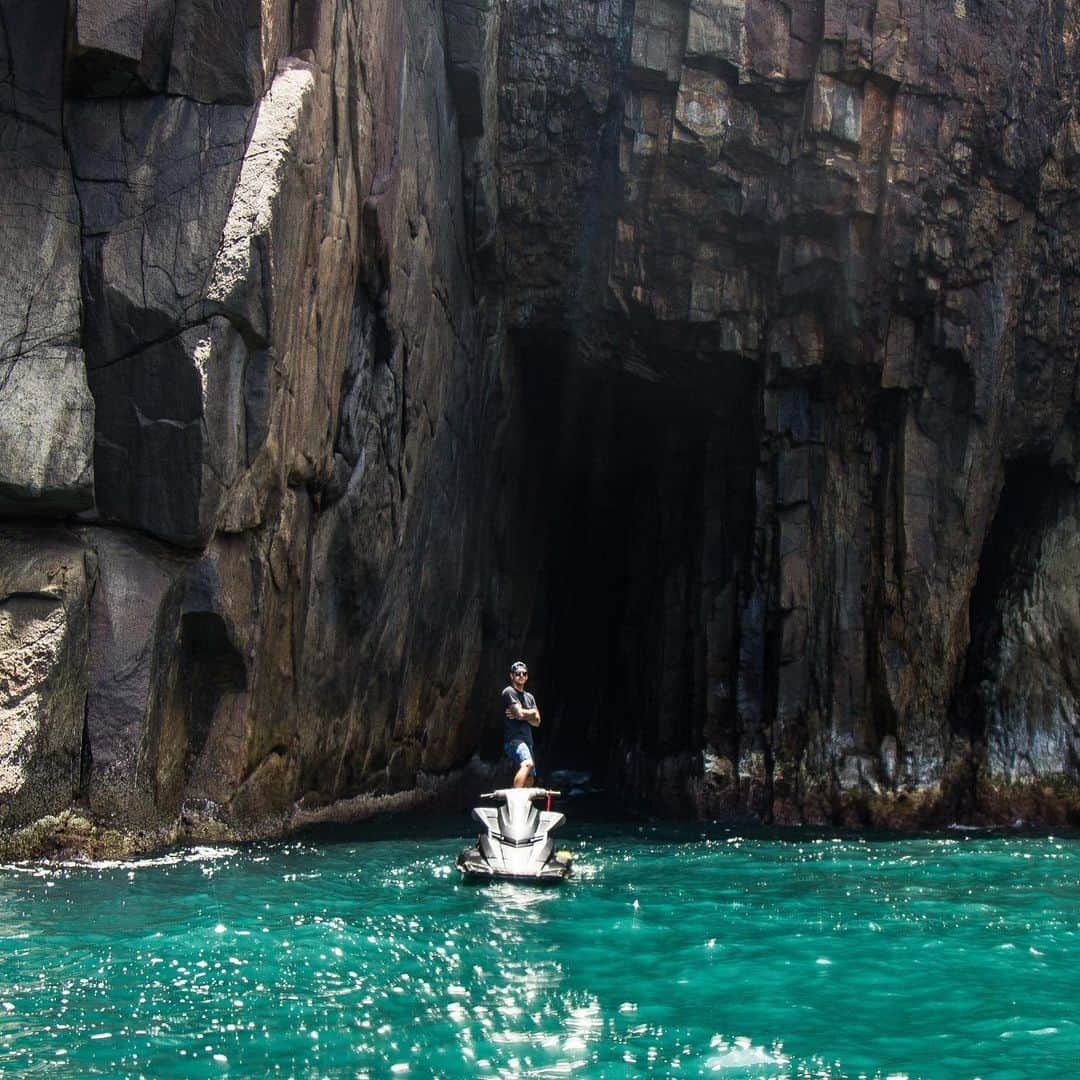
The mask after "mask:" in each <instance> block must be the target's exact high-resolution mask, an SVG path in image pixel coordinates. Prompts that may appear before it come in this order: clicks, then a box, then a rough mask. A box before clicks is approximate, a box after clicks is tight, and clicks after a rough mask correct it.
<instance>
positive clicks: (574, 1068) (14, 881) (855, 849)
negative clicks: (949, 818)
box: [0, 811, 1080, 1080]
mask: <svg viewBox="0 0 1080 1080" xmlns="http://www.w3.org/2000/svg"><path fill="white" fill-rule="evenodd" d="M571 812H572V811H571ZM469 831H470V830H469V826H468V824H467V823H465V821H464V819H463V818H455V819H454V820H453V821H452V822H450V823H448V824H447V823H444V824H443V825H442V826H437V825H435V826H433V825H427V826H423V827H417V826H415V825H409V824H407V823H402V824H398V825H395V824H393V823H391V824H389V825H386V824H384V825H380V826H376V827H374V828H370V827H369V828H368V829H367V830H359V831H354V832H352V833H350V834H347V835H346V834H340V833H339V834H336V835H335V834H322V835H319V836H317V837H316V836H311V837H307V838H305V839H303V840H293V841H291V842H285V843H276V844H265V845H254V846H250V847H243V848H199V849H192V850H187V851H179V852H176V853H173V854H170V855H168V856H166V857H163V858H157V859H147V860H143V861H139V862H136V863H133V864H123V865H115V864H109V865H98V866H79V867H76V866H67V867H50V868H44V867H6V868H4V869H2V870H0V933H2V940H0V1075H3V1076H5V1077H6V1076H19V1077H24V1076H38V1075H58V1076H79V1077H82V1076H139V1075H144V1076H148V1077H167V1076H177V1077H225V1076H296V1077H321V1076H328V1077H358V1076H359V1077H363V1076H371V1077H383V1076H389V1077H393V1076H414V1077H416V1076H425V1077H426V1076H440V1077H466V1076H467V1077H473V1076H483V1077H490V1076H565V1075H578V1076H583V1077H635V1076H642V1075H649V1074H651V1075H657V1076H666V1077H680V1076H700V1075H707V1076H722V1077H741V1076H753V1077H857V1076H867V1077H877V1076H880V1077H900V1076H905V1077H911V1078H914V1077H948V1078H953V1077H976V1076H977V1077H984V1078H991V1077H992V1078H995V1080H1005V1078H1036V1077H1038V1078H1047V1077H1068V1076H1075V1075H1077V1073H1078V1071H1080V1004H1078V1003H1080V839H1077V838H1075V837H1073V838H1048V837H1030V836H1005V837H1000V836H992V835H988V834H978V833H946V834H942V835H939V836H931V837H919V838H910V837H909V838H900V839H896V838H894V839H868V838H863V839H860V838H852V837H831V836H827V835H822V834H799V833H786V834H775V833H773V834H766V833H760V834H758V833H753V834H736V833H734V832H730V831H724V830H720V829H709V830H703V829H702V828H701V827H700V826H698V827H671V826H641V825H638V824H629V825H626V824H623V825H613V824H610V823H607V824H600V823H597V824H593V825H587V824H586V825H579V826H578V827H577V828H576V829H572V828H569V827H568V828H567V829H566V830H564V833H563V839H564V843H565V845H566V846H568V847H570V848H572V849H573V850H574V851H575V852H576V860H577V863H576V864H577V866H578V872H577V876H576V878H575V879H573V880H572V881H570V882H568V883H567V884H565V885H563V886H558V887H549V888H547V889H543V888H535V887H532V888H531V887H526V886H516V885H494V886H491V885H489V886H469V885H463V884H461V883H460V882H459V881H458V876H457V872H456V871H455V870H454V869H453V862H454V858H455V856H456V854H457V851H458V850H459V849H460V848H461V847H462V846H463V843H464V837H465V836H466V835H467V834H468V832H469Z"/></svg>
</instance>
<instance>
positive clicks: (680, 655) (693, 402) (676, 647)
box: [502, 341, 757, 800]
mask: <svg viewBox="0 0 1080 1080" xmlns="http://www.w3.org/2000/svg"><path fill="white" fill-rule="evenodd" d="M522 360H523V363H522V368H521V372H522V376H521V377H522V380H523V381H522V388H523V397H524V408H523V409H522V410H521V416H522V417H523V419H522V421H521V422H520V425H519V426H516V427H515V430H514V431H513V432H512V433H511V436H510V438H511V441H512V442H513V443H515V444H517V445H518V446H519V450H518V454H517V455H515V457H514V460H515V465H516V469H517V474H516V475H515V474H514V472H508V473H507V474H504V483H505V484H506V489H505V491H504V492H503V493H502V494H503V499H504V501H503V506H502V510H503V511H505V514H506V520H508V521H510V522H511V525H510V528H509V529H508V530H507V529H505V528H504V529H503V537H504V540H503V548H502V550H503V553H504V559H505V563H506V564H508V565H509V566H510V567H512V568H513V570H512V577H513V579H514V580H515V582H516V588H515V594H516V596H517V597H518V599H517V601H516V602H515V603H513V604H512V605H511V606H512V607H513V608H515V616H514V617H515V618H518V619H521V618H522V617H524V618H525V620H526V622H527V628H526V627H525V626H522V625H521V624H520V623H519V624H518V625H517V626H516V627H515V630H516V633H514V631H511V632H512V633H514V636H515V637H517V639H518V640H520V641H523V642H524V643H525V645H524V651H525V652H526V653H527V654H528V656H527V658H528V659H529V662H530V664H531V668H532V675H533V678H532V680H531V681H532V682H533V683H534V684H535V686H534V689H535V690H536V692H537V696H538V698H539V700H540V706H541V709H542V712H543V715H544V724H543V729H542V732H541V733H540V734H539V735H538V738H537V751H538V757H539V759H540V763H541V773H542V774H543V773H544V771H545V770H547V771H550V770H553V769H559V768H563V769H566V768H570V769H581V770H587V771H589V772H591V773H592V774H593V776H594V777H595V778H596V779H597V780H598V781H599V782H601V783H602V784H604V785H605V786H607V787H609V788H611V789H613V790H625V791H627V792H628V794H630V795H632V796H639V797H642V798H644V799H646V800H648V799H649V792H648V791H647V790H645V788H646V787H647V784H645V783H643V782H642V781H641V780H640V778H639V780H638V781H637V782H635V781H634V780H633V779H632V778H631V777H629V776H628V775H627V774H626V773H627V770H626V768H625V766H626V763H627V758H628V755H629V756H630V757H632V758H633V759H634V761H635V762H636V765H635V768H636V769H637V770H638V772H639V773H640V771H641V770H642V769H644V770H646V771H648V770H649V769H650V768H651V766H652V765H653V764H655V763H657V762H660V761H661V760H663V759H664V758H668V757H671V756H673V755H682V754H686V753H687V752H693V751H698V750H700V749H701V746H702V744H703V740H704V737H705V728H706V718H707V717H711V722H712V723H713V724H714V725H715V723H716V719H717V711H718V710H717V707H716V703H715V701H714V702H713V704H712V706H711V707H709V706H707V701H706V698H707V697H708V696H709V695H710V694H713V695H714V696H715V695H716V694H717V692H718V688H719V692H721V693H723V694H727V698H726V701H727V704H728V706H729V708H730V710H731V711H733V709H734V695H733V694H732V692H731V688H732V687H733V686H734V684H735V681H736V672H735V666H736V656H737V650H738V635H737V630H736V611H737V602H736V601H737V597H738V593H739V583H740V575H741V574H743V573H744V572H745V569H746V567H747V566H748V564H749V558H750V545H751V540H752V535H753V513H754V510H753V508H754V491H753V488H754V476H755V467H756V462H757V432H756V423H757V414H756V409H755V406H754V402H755V401H756V400H757V392H756V387H755V382H754V379H755V373H754V372H753V371H752V370H751V369H750V368H749V366H748V365H745V364H742V365H740V364H738V363H736V362H734V361H731V362H726V361H723V360H716V361H714V362H713V363H712V364H711V366H710V367H709V369H708V371H706V372H703V371H702V370H701V367H700V366H699V367H697V368H695V370H693V371H688V372H687V373H686V378H685V385H679V384H678V383H677V382H676V381H675V380H674V379H672V380H669V381H665V382H655V381H650V380H648V379H646V378H641V377H637V376H632V375H628V374H625V373H622V372H618V371H613V370H609V369H601V368H598V367H592V366H587V365H585V364H584V363H582V362H580V361H579V360H577V359H576V358H574V357H573V356H572V355H571V352H570V350H569V349H568V348H566V347H565V346H564V345H562V344H561V343H558V342H552V341H542V342H534V343H532V344H531V346H530V347H528V348H525V349H524V350H523V357H522ZM522 596H525V597H527V599H526V600H525V601H524V603H523V602H522V600H521V599H520V598H521V597H522ZM526 612H527V614H526ZM720 712H721V713H722V712H723V708H721V710H720ZM720 719H721V722H723V717H722V716H721V717H720Z"/></svg>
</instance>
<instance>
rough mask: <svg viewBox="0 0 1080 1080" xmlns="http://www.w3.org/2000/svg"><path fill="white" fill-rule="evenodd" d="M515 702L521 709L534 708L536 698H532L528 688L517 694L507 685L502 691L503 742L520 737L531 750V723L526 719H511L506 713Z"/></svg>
mask: <svg viewBox="0 0 1080 1080" xmlns="http://www.w3.org/2000/svg"><path fill="white" fill-rule="evenodd" d="M515 702H516V703H517V704H518V705H520V706H521V707H522V708H523V709H535V708H536V698H534V697H533V696H532V694H530V693H529V691H528V690H523V691H522V692H521V693H520V694H519V693H518V692H517V691H516V690H515V689H514V688H513V687H512V686H508V687H507V688H506V689H505V690H504V691H503V692H502V711H503V742H510V740H511V739H515V740H516V739H520V740H521V741H522V742H523V743H524V744H525V745H526V746H527V747H528V748H529V749H530V750H531V749H532V744H533V741H532V731H533V729H532V725H530V723H529V721H528V720H511V719H510V717H509V716H507V715H506V710H507V709H509V708H510V706H511V705H513V704H514V703H515Z"/></svg>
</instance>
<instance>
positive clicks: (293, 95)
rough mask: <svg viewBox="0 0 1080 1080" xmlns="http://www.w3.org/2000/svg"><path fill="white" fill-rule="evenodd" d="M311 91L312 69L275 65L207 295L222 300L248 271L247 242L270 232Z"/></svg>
mask: <svg viewBox="0 0 1080 1080" xmlns="http://www.w3.org/2000/svg"><path fill="white" fill-rule="evenodd" d="M314 91H315V75H314V72H313V70H312V69H311V68H310V67H308V66H307V65H304V64H299V63H296V62H290V63H289V64H288V65H285V64H283V65H282V66H281V67H280V68H279V69H278V74H277V77H276V78H275V79H274V83H273V85H272V86H271V87H270V91H269V93H268V94H267V95H266V96H265V97H264V98H263V99H262V101H261V102H260V103H259V108H258V113H257V114H256V119H255V130H254V132H253V133H252V136H251V141H250V143H248V147H247V151H246V153H245V154H244V165H243V168H242V169H241V171H240V180H239V182H238V183H237V185H236V191H235V193H234V195H233V202H232V207H231V209H230V210H229V216H228V218H227V219H226V221H225V230H224V232H223V234H222V238H221V248H220V250H219V251H218V254H217V258H216V259H215V261H214V269H213V272H212V274H211V280H210V287H209V289H208V290H207V298H208V299H210V300H212V301H219V302H222V303H225V302H226V301H228V300H229V299H230V298H232V297H235V296H236V294H237V293H238V292H240V291H241V290H242V289H243V286H244V284H245V283H246V282H247V281H248V280H249V279H250V277H251V275H252V261H253V255H252V241H253V239H254V238H256V237H262V236H265V235H267V234H268V233H269V231H270V228H271V225H272V224H273V221H274V214H275V210H276V209H277V204H278V201H279V198H280V196H281V193H282V188H283V186H284V182H285V177H286V174H287V172H288V168H289V166H290V165H291V164H292V162H293V160H294V159H295V156H296V151H297V147H298V145H299V139H300V128H301V120H302V118H303V115H304V112H305V109H306V108H307V107H308V105H309V103H310V102H311V100H312V98H313V97H314Z"/></svg>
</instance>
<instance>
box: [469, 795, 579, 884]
mask: <svg viewBox="0 0 1080 1080" xmlns="http://www.w3.org/2000/svg"><path fill="white" fill-rule="evenodd" d="M560 794H561V792H558V791H549V790H548V789H547V788H499V789H498V790H497V791H489V792H486V793H485V794H483V795H481V796H480V798H481V799H492V800H493V801H495V802H497V803H498V805H497V806H478V807H476V809H474V810H473V817H474V818H476V820H477V821H479V822H480V824H481V825H483V826H484V831H483V832H482V833H481V834H480V836H479V837H478V838H477V841H476V846H475V847H471V848H466V849H465V850H464V851H463V852H462V853H461V854H460V855H459V856H458V860H457V867H458V869H459V870H460V871H461V872H462V874H464V875H465V878H466V879H467V880H473V881H490V880H500V881H534V882H559V881H565V880H566V878H568V877H569V876H570V871H571V863H572V856H571V854H570V852H568V851H558V852H557V851H555V847H554V844H553V843H552V840H551V833H552V831H553V830H555V829H557V828H558V827H559V826H560V825H562V824H563V822H564V821H566V816H565V815H564V814H560V813H557V812H555V811H553V810H552V809H551V799H552V797H553V796H556V795H560ZM537 799H546V800H547V808H546V809H544V810H539V809H537V807H536V806H534V805H533V803H534V802H535V801H536V800H537Z"/></svg>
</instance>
